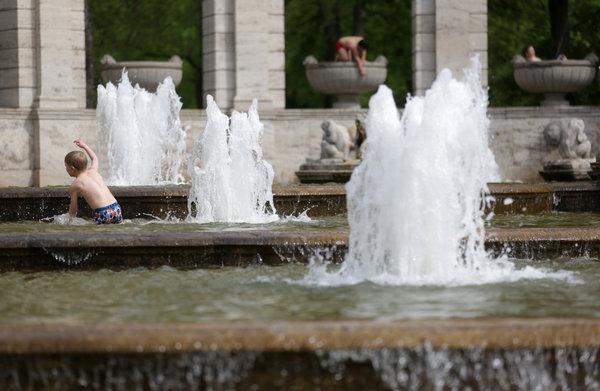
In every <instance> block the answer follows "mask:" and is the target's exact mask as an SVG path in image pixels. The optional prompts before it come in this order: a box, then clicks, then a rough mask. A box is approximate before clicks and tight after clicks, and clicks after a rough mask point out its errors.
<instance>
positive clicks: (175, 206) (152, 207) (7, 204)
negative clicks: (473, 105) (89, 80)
mask: <svg viewBox="0 0 600 391" xmlns="http://www.w3.org/2000/svg"><path fill="white" fill-rule="evenodd" d="M488 186H489V189H490V191H491V194H492V195H493V196H494V197H495V199H496V202H495V203H494V205H493V211H494V213H496V214H511V213H529V214H530V213H541V212H549V211H552V210H559V211H572V212H576V211H582V212H584V211H587V212H593V211H600V184H598V183H596V182H584V183H579V182H565V183H553V184H546V183H536V184H528V183H489V184H488ZM111 189H112V191H113V193H114V194H115V197H116V198H117V199H118V200H119V202H120V203H121V205H122V206H123V210H124V213H125V217H126V218H135V217H148V216H155V217H159V218H166V217H169V216H172V217H177V218H180V219H181V218H185V217H186V216H187V213H188V209H187V195H188V192H189V185H165V186H124V187H123V186H113V187H111ZM273 193H274V203H275V208H276V209H277V212H278V213H279V214H280V215H290V214H297V213H300V212H303V211H305V210H308V214H309V216H312V217H318V216H331V215H338V214H345V213H346V189H345V186H344V185H341V184H321V185H305V184H302V185H297V184H296V185H276V186H273ZM0 203H2V204H3V205H4V208H0V221H18V220H39V219H41V218H45V217H52V216H54V215H57V214H62V213H65V211H66V210H67V208H68V189H67V187H65V186H56V187H36V188H27V187H12V188H0ZM79 208H80V214H81V215H82V216H86V215H91V211H90V210H89V207H88V206H87V205H86V204H85V202H83V200H80V203H79Z"/></svg>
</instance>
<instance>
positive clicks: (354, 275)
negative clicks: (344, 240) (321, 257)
mask: <svg viewBox="0 0 600 391" xmlns="http://www.w3.org/2000/svg"><path fill="white" fill-rule="evenodd" d="M479 75H480V64H479V61H478V59H476V58H475V59H473V60H472V64H471V66H470V68H468V69H466V70H465V71H464V79H463V80H462V81H458V80H456V79H454V78H453V77H452V74H451V72H450V71H449V70H447V69H445V70H443V71H442V72H440V74H439V75H438V77H437V79H436V81H435V82H434V83H433V85H432V87H431V89H429V90H428V91H427V92H426V94H425V96H424V97H412V98H411V97H409V98H408V100H407V103H406V107H405V109H404V112H403V115H402V118H400V117H399V114H398V110H397V108H396V105H395V102H394V99H393V97H392V91H391V90H390V89H389V88H387V87H386V86H383V85H382V86H380V87H379V90H378V91H377V93H376V94H375V95H374V96H373V97H371V100H370V102H369V113H368V116H367V124H366V125H367V141H366V143H367V144H366V148H365V151H364V154H363V161H362V163H361V165H360V166H358V167H357V168H356V169H355V170H354V173H353V175H352V178H351V180H350V182H349V183H348V184H347V186H346V189H347V202H348V220H349V225H350V236H349V243H348V246H349V251H348V254H347V256H346V259H345V262H344V263H343V265H342V267H341V268H340V269H339V270H338V271H334V272H328V271H327V267H326V265H324V264H323V263H322V262H320V261H318V260H313V262H312V265H311V269H310V272H309V274H308V276H307V277H306V278H305V279H304V280H303V283H308V284H319V285H337V284H355V283H359V282H362V281H365V280H369V281H373V282H376V283H381V284H392V285H405V284H411V285H412V284H414V285H429V284H433V285H464V284H481V283H493V282H500V281H515V280H518V279H522V278H546V277H556V278H563V277H565V276H566V274H565V273H560V272H559V273H554V274H551V273H548V272H546V271H542V270H539V269H535V268H532V267H527V268H525V269H520V270H517V268H516V267H515V265H514V264H513V263H512V262H510V261H508V260H507V259H506V257H501V258H497V259H495V258H493V257H492V256H491V255H489V254H488V253H487V252H486V251H485V249H484V238H485V228H484V220H483V214H484V207H485V204H486V202H487V200H488V199H489V191H488V188H487V182H490V181H497V180H498V179H499V174H498V167H497V165H496V162H495V159H494V156H493V154H492V152H491V150H490V149H489V147H488V141H489V140H488V127H489V120H488V118H487V115H486V110H487V92H486V90H485V89H483V88H482V87H481V82H480V76H479Z"/></svg>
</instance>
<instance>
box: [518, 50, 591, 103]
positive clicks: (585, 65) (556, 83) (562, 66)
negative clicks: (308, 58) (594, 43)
mask: <svg viewBox="0 0 600 391" xmlns="http://www.w3.org/2000/svg"><path fill="white" fill-rule="evenodd" d="M597 60H598V59H597V57H595V56H594V55H590V56H588V57H586V58H585V59H583V60H545V61H535V62H529V61H526V60H525V58H523V57H522V56H516V57H515V58H514V59H513V61H512V63H513V68H514V77H515V82H516V83H517V85H518V86H519V87H520V88H521V89H522V90H524V91H526V92H532V93H541V94H544V95H545V98H544V100H543V101H542V106H568V105H569V102H568V101H567V100H566V99H565V94H566V93H569V92H578V91H581V90H582V89H584V88H585V87H587V86H588V85H589V84H590V83H592V82H593V81H594V77H595V76H596V63H597Z"/></svg>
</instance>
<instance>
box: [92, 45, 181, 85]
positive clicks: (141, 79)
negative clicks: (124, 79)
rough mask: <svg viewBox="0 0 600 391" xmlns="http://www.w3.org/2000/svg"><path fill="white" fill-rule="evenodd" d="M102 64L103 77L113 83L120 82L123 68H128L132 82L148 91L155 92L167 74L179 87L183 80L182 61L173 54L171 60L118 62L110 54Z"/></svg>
mask: <svg viewBox="0 0 600 391" xmlns="http://www.w3.org/2000/svg"><path fill="white" fill-rule="evenodd" d="M100 63H101V64H102V79H104V82H108V81H110V82H111V83H113V84H117V83H119V80H121V74H122V72H123V68H125V69H126V70H127V74H128V75H129V80H130V81H131V84H133V85H135V84H136V83H137V84H139V85H140V87H142V88H144V89H146V90H147V91H150V92H154V91H156V88H157V87H158V84H159V83H161V82H162V81H163V80H164V79H165V78H166V77H167V76H171V79H173V84H175V86H176V87H177V86H178V85H179V83H180V82H181V76H182V71H181V65H182V61H181V58H179V56H173V57H171V59H170V60H169V61H122V62H117V61H116V60H115V59H114V58H113V57H111V56H110V55H108V54H107V55H105V56H104V57H102V60H100Z"/></svg>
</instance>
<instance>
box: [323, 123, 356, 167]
mask: <svg viewBox="0 0 600 391" xmlns="http://www.w3.org/2000/svg"><path fill="white" fill-rule="evenodd" d="M321 129H322V130H323V140H322V141H321V159H342V160H346V159H347V158H348V156H349V154H350V146H351V145H352V140H350V134H349V133H348V129H346V128H345V127H344V126H342V125H340V124H338V123H336V122H334V121H329V120H328V121H323V122H322V123H321Z"/></svg>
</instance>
